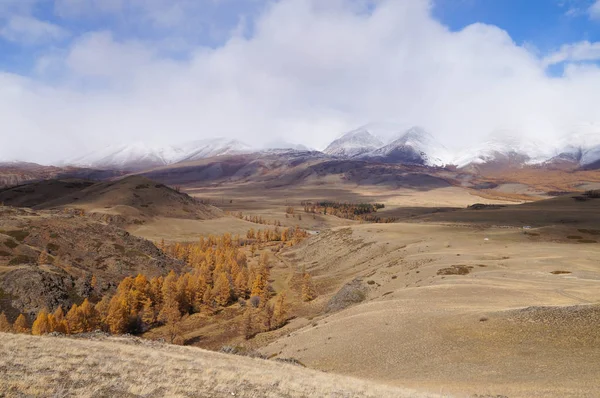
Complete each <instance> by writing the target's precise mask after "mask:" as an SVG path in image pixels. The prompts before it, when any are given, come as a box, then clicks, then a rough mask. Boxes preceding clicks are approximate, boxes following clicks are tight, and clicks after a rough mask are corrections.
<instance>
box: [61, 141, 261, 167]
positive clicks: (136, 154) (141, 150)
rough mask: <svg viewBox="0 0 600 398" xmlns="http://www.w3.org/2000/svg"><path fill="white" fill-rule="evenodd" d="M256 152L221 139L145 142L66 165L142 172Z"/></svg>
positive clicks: (237, 143)
mask: <svg viewBox="0 0 600 398" xmlns="http://www.w3.org/2000/svg"><path fill="white" fill-rule="evenodd" d="M251 150H252V149H251V148H250V147H249V146H248V145H246V144H244V143H242V142H240V141H237V140H230V139H224V138H217V139H211V140H199V141H192V142H189V143H186V144H182V145H176V146H152V145H149V144H146V143H143V142H135V143H131V144H126V145H110V146H108V147H106V148H104V149H101V150H99V151H95V152H91V153H88V154H87V155H85V156H82V157H79V158H76V159H72V160H69V161H67V162H66V164H69V165H76V166H84V167H94V168H105V169H116V170H129V171H139V170H144V169H150V168H153V167H160V166H165V165H169V164H173V163H179V162H182V161H191V160H198V159H203V158H208V157H213V156H223V155H232V154H238V153H247V152H250V151H251Z"/></svg>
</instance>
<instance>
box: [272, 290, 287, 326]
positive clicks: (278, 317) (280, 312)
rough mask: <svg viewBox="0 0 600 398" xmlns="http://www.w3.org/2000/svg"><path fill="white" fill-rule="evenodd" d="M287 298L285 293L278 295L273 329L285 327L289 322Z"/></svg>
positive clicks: (274, 310)
mask: <svg viewBox="0 0 600 398" xmlns="http://www.w3.org/2000/svg"><path fill="white" fill-rule="evenodd" d="M286 298H287V295H286V293H285V292H281V293H279V295H277V299H276V300H275V307H274V308H273V321H272V324H273V325H272V326H273V327H276V328H279V327H281V326H283V325H285V322H286V321H287V315H288V308H287V301H286Z"/></svg>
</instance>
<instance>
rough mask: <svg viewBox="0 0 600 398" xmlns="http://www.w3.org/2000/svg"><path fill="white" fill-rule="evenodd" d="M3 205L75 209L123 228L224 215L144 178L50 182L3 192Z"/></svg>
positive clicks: (215, 209)
mask: <svg viewBox="0 0 600 398" xmlns="http://www.w3.org/2000/svg"><path fill="white" fill-rule="evenodd" d="M0 203H4V204H5V205H10V206H19V207H32V208H34V209H64V208H75V209H81V210H84V211H86V212H89V213H94V214H95V215H96V216H97V218H99V219H102V220H105V221H112V222H116V223H117V224H119V225H124V224H131V223H133V224H140V223H143V222H144V221H146V220H148V219H151V218H153V217H167V218H185V219H196V220H206V219H213V218H217V217H221V216H222V212H221V211H220V210H219V209H217V208H215V207H213V206H209V205H206V204H203V203H201V202H200V201H198V200H197V199H194V198H192V197H190V196H189V195H187V194H184V193H180V192H178V191H176V190H174V189H171V188H169V187H167V186H166V185H163V184H158V183H155V182H154V181H151V180H149V179H147V178H144V177H141V176H129V177H126V178H123V179H121V180H117V181H106V182H96V183H94V182H92V181H88V180H76V179H63V180H47V181H41V182H36V183H32V184H26V185H21V186H17V187H12V188H7V189H4V190H2V191H0Z"/></svg>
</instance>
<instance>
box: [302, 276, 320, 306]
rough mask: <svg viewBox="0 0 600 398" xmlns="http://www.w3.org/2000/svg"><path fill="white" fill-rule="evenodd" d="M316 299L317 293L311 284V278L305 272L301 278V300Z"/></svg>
mask: <svg viewBox="0 0 600 398" xmlns="http://www.w3.org/2000/svg"><path fill="white" fill-rule="evenodd" d="M316 297H317V292H316V290H315V287H314V285H313V282H312V277H311V276H310V274H309V273H308V272H305V273H304V275H303V277H302V300H303V301H311V300H314V299H315V298H316Z"/></svg>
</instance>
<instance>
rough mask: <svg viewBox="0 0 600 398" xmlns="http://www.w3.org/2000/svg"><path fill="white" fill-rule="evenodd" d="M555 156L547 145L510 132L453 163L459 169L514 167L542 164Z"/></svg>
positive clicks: (491, 140)
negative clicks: (477, 166) (470, 167)
mask: <svg viewBox="0 0 600 398" xmlns="http://www.w3.org/2000/svg"><path fill="white" fill-rule="evenodd" d="M554 155H556V149H555V148H554V147H552V146H551V145H549V144H547V143H544V142H540V141H537V140H531V139H523V138H521V137H519V136H517V135H514V134H511V133H509V132H497V133H495V134H494V135H492V136H490V137H489V139H488V140H486V141H484V142H483V143H481V144H479V145H476V146H474V147H472V148H468V149H466V150H464V151H462V152H460V153H459V154H457V156H456V157H455V159H454V161H453V163H454V164H455V165H457V166H458V167H466V166H468V165H483V164H498V165H502V166H511V167H514V166H523V165H526V164H540V163H543V162H545V161H547V160H548V159H550V158H552V157H553V156H554Z"/></svg>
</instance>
